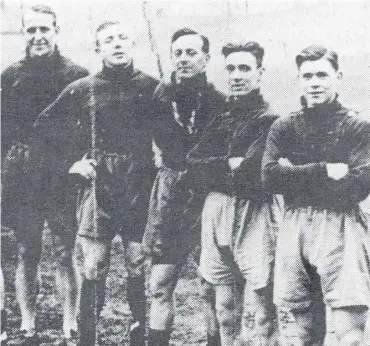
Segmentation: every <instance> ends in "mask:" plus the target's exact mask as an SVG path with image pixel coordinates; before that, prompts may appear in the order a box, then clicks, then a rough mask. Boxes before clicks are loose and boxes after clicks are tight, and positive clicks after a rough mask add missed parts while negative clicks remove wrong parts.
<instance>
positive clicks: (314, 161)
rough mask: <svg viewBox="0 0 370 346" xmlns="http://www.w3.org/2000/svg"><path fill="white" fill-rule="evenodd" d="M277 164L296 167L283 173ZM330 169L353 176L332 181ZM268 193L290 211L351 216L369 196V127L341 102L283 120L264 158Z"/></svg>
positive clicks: (276, 129)
mask: <svg viewBox="0 0 370 346" xmlns="http://www.w3.org/2000/svg"><path fill="white" fill-rule="evenodd" d="M279 158H287V159H289V160H290V162H291V163H292V164H293V165H294V166H293V167H283V166H281V165H279V163H278V160H279ZM327 163H345V164H348V166H349V173H348V174H347V175H346V176H345V177H344V178H342V179H340V180H339V181H336V180H334V179H331V178H329V177H328V174H327V170H326V164H327ZM263 180H264V185H265V188H266V189H267V190H268V191H270V192H272V193H279V194H283V195H284V199H285V202H286V205H287V207H288V208H297V207H301V206H313V207H315V208H319V209H333V210H338V211H342V210H347V209H350V208H353V207H355V206H356V205H357V204H358V202H360V201H362V200H364V199H365V198H366V196H367V195H368V194H369V192H370V123H369V121H368V119H365V118H364V117H362V116H360V115H358V114H357V113H356V112H354V111H351V110H349V109H348V108H345V107H343V106H342V105H341V104H340V103H339V102H338V101H337V100H335V101H334V102H332V103H330V104H325V105H322V106H321V107H315V108H312V109H310V108H306V107H303V108H302V109H301V110H300V111H298V112H295V113H292V114H291V115H290V116H289V117H287V118H284V119H280V120H279V121H277V122H276V123H275V124H274V125H273V126H272V128H271V130H270V133H269V137H268V140H267V144H266V152H265V154H264V158H263Z"/></svg>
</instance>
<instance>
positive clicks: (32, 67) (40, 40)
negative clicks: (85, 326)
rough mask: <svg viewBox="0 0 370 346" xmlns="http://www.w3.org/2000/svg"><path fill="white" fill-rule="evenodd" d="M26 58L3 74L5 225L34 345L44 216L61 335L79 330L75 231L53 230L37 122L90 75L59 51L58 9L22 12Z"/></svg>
mask: <svg viewBox="0 0 370 346" xmlns="http://www.w3.org/2000/svg"><path fill="white" fill-rule="evenodd" d="M22 24H23V27H22V31H23V34H24V37H25V39H26V57H25V58H24V59H22V60H21V61H19V62H17V63H15V64H13V65H11V66H9V67H8V68H7V69H6V70H5V71H4V72H3V73H2V74H1V121H2V124H1V125H2V126H1V146H2V149H1V150H2V224H3V226H6V227H8V228H11V229H13V230H14V232H15V236H16V239H17V242H18V263H17V269H16V281H15V286H16V297H17V299H18V302H19V305H20V310H21V315H22V323H21V330H22V331H24V332H25V333H24V335H23V336H24V340H23V341H24V342H26V343H27V342H31V343H32V342H34V338H35V335H36V334H35V317H36V309H35V303H36V294H37V287H38V282H37V267H38V264H39V261H40V256H41V248H42V246H41V239H42V231H43V228H44V222H45V218H47V220H48V222H49V227H50V228H51V230H52V231H53V234H52V237H53V242H54V243H56V244H58V251H57V254H56V258H57V259H58V265H57V273H56V274H57V284H56V287H57V289H58V290H59V293H60V296H61V297H62V299H63V310H64V321H63V329H64V336H65V337H66V338H68V337H69V336H70V330H71V329H72V330H76V328H77V322H76V303H77V299H76V298H77V291H76V285H75V277H74V271H73V267H72V256H71V255H72V249H73V244H74V233H75V230H71V229H66V228H64V227H56V225H54V223H53V220H52V216H51V215H49V214H48V212H47V211H46V209H45V205H47V204H48V196H49V192H48V191H49V190H48V189H49V175H48V171H47V169H45V167H43V166H42V162H43V160H42V159H41V157H40V155H39V150H38V145H37V144H36V143H35V142H37V138H35V136H34V133H33V129H32V126H33V124H34V122H35V120H36V118H37V116H38V115H39V114H40V112H41V111H42V110H43V109H44V108H45V107H46V106H48V105H49V104H50V103H51V102H52V101H54V100H55V98H56V97H57V96H58V95H59V93H60V92H61V91H62V90H63V89H64V88H65V87H66V86H67V85H68V84H70V83H71V82H73V81H75V80H76V79H79V78H82V77H84V76H86V75H87V74H88V72H87V70H86V69H84V68H82V67H80V66H78V65H75V64H74V63H72V62H71V61H70V60H69V59H67V58H65V57H64V56H62V55H61V54H60V52H59V50H58V46H57V45H56V40H57V36H58V32H59V27H58V25H57V22H56V15H55V12H54V11H53V10H52V9H51V8H49V7H47V6H33V7H30V8H29V9H27V10H26V11H25V12H24V14H23V17H22Z"/></svg>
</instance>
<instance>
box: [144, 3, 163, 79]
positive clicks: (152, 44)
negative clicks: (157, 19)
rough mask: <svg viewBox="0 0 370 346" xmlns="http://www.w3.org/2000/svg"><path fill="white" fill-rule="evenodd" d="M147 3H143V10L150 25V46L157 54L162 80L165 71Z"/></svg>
mask: <svg viewBox="0 0 370 346" xmlns="http://www.w3.org/2000/svg"><path fill="white" fill-rule="evenodd" d="M147 5H148V2H147V1H146V0H144V1H143V5H142V11H143V16H144V19H145V21H146V23H147V26H148V35H149V41H150V47H151V50H152V52H153V53H154V55H155V56H156V60H157V67H158V71H159V77H160V78H161V80H162V79H163V76H164V73H163V68H162V64H161V59H160V56H159V51H158V46H157V44H156V41H155V38H154V35H153V28H152V23H151V20H150V18H149V16H148V13H147Z"/></svg>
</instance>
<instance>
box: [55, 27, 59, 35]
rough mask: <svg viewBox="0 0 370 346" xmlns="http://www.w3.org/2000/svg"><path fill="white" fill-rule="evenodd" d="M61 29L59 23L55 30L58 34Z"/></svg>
mask: <svg viewBox="0 0 370 346" xmlns="http://www.w3.org/2000/svg"><path fill="white" fill-rule="evenodd" d="M59 31H60V27H59V26H58V25H57V26H56V27H55V32H56V33H57V34H59Z"/></svg>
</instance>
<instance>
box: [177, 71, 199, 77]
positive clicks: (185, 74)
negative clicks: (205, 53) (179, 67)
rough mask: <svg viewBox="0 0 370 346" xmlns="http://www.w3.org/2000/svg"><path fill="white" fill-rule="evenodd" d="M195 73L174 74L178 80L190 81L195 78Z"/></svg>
mask: <svg viewBox="0 0 370 346" xmlns="http://www.w3.org/2000/svg"><path fill="white" fill-rule="evenodd" d="M197 75H198V74H197V73H191V72H179V71H178V72H176V77H177V78H179V79H191V78H194V77H195V76H197Z"/></svg>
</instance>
